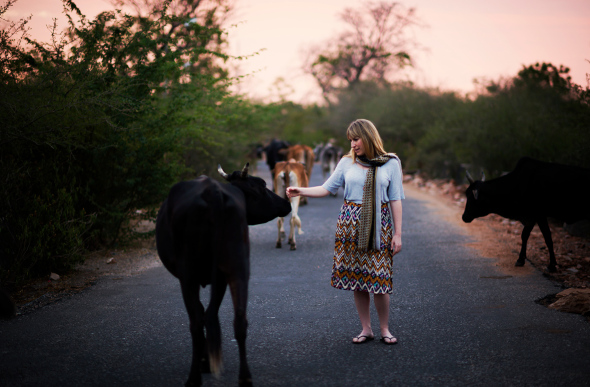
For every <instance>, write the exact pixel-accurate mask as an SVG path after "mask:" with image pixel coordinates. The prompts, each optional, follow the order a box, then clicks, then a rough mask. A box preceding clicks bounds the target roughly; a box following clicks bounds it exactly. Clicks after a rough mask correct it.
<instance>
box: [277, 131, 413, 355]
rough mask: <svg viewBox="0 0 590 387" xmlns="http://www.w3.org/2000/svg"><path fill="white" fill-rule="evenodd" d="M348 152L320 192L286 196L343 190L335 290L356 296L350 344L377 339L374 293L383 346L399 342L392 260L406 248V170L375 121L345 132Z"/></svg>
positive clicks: (290, 191)
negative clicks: (392, 314) (357, 325)
mask: <svg viewBox="0 0 590 387" xmlns="http://www.w3.org/2000/svg"><path fill="white" fill-rule="evenodd" d="M346 136H347V138H348V140H349V141H350V148H351V149H350V152H349V153H348V154H347V155H346V156H344V157H343V158H342V159H341V160H340V162H339V163H338V165H337V166H336V170H335V171H334V173H333V174H332V175H331V176H330V178H329V179H328V180H327V181H326V182H325V183H324V184H323V185H321V186H316V187H307V188H304V187H288V188H287V195H288V196H289V197H293V196H307V197H312V198H318V197H323V196H327V195H328V194H330V193H332V194H335V193H336V192H337V191H338V188H340V187H341V186H344V204H343V205H342V208H341V211H340V215H339V216H338V222H337V225H336V238H335V239H336V243H335V247H334V266H333V268H332V281H331V283H332V286H333V287H335V288H337V289H344V290H352V291H354V302H355V305H356V309H357V312H358V315H359V318H360V322H361V326H362V331H361V333H360V334H359V335H358V336H356V337H354V338H353V339H352V342H353V343H354V344H362V343H366V342H369V341H372V340H373V339H374V338H375V335H374V333H373V330H372V328H371V316H370V311H369V308H370V302H371V293H372V294H373V302H374V303H375V309H376V310H377V314H378V317H379V327H380V331H381V332H380V333H381V342H383V343H385V344H388V345H391V344H396V343H397V339H396V338H395V337H394V336H393V335H392V334H391V332H390V331H389V298H390V294H391V293H392V292H393V289H392V262H393V256H394V255H395V254H397V253H399V252H400V251H401V248H402V202H401V199H404V198H405V196H404V191H403V187H402V169H401V162H400V160H399V158H398V157H397V156H396V155H395V154H393V153H387V152H385V150H384V149H383V141H382V140H381V136H380V135H379V132H378V131H377V129H376V128H375V125H373V123H372V122H371V121H368V120H364V119H358V120H356V121H354V122H353V123H351V124H350V125H349V127H348V129H347V131H346Z"/></svg>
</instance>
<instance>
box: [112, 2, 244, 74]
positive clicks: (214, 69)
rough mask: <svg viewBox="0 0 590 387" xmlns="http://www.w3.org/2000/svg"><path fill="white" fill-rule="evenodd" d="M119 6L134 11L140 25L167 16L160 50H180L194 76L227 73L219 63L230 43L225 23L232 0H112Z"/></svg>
mask: <svg viewBox="0 0 590 387" xmlns="http://www.w3.org/2000/svg"><path fill="white" fill-rule="evenodd" d="M112 3H113V5H115V6H116V7H118V8H124V9H125V8H127V9H128V8H131V9H133V10H134V12H135V22H136V27H137V28H142V26H144V25H145V24H146V23H150V22H154V21H156V20H162V19H164V18H165V19H166V20H167V23H166V24H165V25H164V26H162V27H163V28H162V30H161V31H159V32H158V34H157V35H156V37H155V38H157V39H158V40H160V41H161V44H160V45H159V47H158V54H159V55H164V54H165V53H168V52H170V51H173V52H176V53H181V54H182V58H183V60H184V63H185V67H186V68H187V69H188V70H190V72H191V73H192V74H193V76H198V75H199V74H203V73H208V74H212V75H215V76H217V77H218V78H225V77H227V70H226V69H224V68H223V66H220V65H219V60H216V58H220V59H221V60H222V61H225V60H226V59H227V56H226V55H225V54H224V53H223V51H224V50H223V47H224V45H225V44H226V43H227V42H226V39H225V33H224V31H223V29H222V24H223V23H224V22H225V21H226V19H227V17H228V15H229V14H230V12H231V10H232V2H231V0H168V1H159V0H112Z"/></svg>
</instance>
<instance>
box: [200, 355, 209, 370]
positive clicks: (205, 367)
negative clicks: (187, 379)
mask: <svg viewBox="0 0 590 387" xmlns="http://www.w3.org/2000/svg"><path fill="white" fill-rule="evenodd" d="M201 373H202V374H210V373H211V366H210V365H209V357H208V356H207V357H205V358H203V359H201Z"/></svg>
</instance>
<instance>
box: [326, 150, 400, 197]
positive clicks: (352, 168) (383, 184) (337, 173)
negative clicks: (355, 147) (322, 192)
mask: <svg viewBox="0 0 590 387" xmlns="http://www.w3.org/2000/svg"><path fill="white" fill-rule="evenodd" d="M366 176H367V169H365V168H363V167H361V166H360V165H358V164H355V163H353V161H352V158H351V157H343V158H342V159H341V160H340V162H339V163H338V165H337V166H336V169H335V170H334V173H333V174H332V175H331V176H330V177H329V178H328V180H326V182H325V183H324V184H323V185H322V187H324V188H325V189H327V190H328V191H330V192H331V193H332V194H335V193H336V192H338V188H340V187H342V186H343V185H344V199H345V200H347V201H349V202H353V203H356V204H362V202H363V187H364V185H365V179H366ZM376 183H377V184H376V187H375V189H377V188H378V189H379V190H380V193H377V195H376V196H377V197H378V198H380V199H381V202H382V203H387V202H389V201H391V200H400V199H405V195H404V188H403V186H402V170H401V166H400V163H399V161H398V160H397V159H395V158H392V159H390V160H389V161H388V162H386V163H385V164H383V165H382V166H380V167H378V168H377V179H376Z"/></svg>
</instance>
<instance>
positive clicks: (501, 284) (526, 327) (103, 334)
mask: <svg viewBox="0 0 590 387" xmlns="http://www.w3.org/2000/svg"><path fill="white" fill-rule="evenodd" d="M260 173H261V174H264V173H267V171H266V170H264V168H261V170H260ZM319 183H321V174H320V173H319V169H318V168H317V166H316V169H315V171H314V176H312V185H315V184H319ZM341 204H342V193H340V194H339V196H338V197H336V198H334V197H326V198H322V199H310V201H309V204H308V205H307V206H304V207H302V208H301V209H300V215H301V218H302V222H303V230H304V232H305V234H303V235H301V236H298V249H297V251H290V250H288V247H283V249H280V250H279V249H276V248H275V241H276V236H277V230H276V222H275V221H272V222H269V223H267V224H263V225H259V226H254V227H251V235H250V237H251V246H252V247H251V251H252V254H251V261H252V276H251V282H250V298H249V306H248V318H249V322H250V328H249V331H248V341H247V345H248V356H249V363H250V369H251V371H252V375H253V380H254V384H255V385H257V386H306V387H309V386H356V385H369V386H466V385H469V386H513V385H524V386H589V385H590V324H589V323H588V322H587V321H585V319H584V318H582V317H581V316H579V315H574V314H567V313H562V312H558V311H554V310H550V309H547V308H545V307H543V306H541V305H539V304H537V303H535V300H537V299H539V298H542V297H544V296H546V295H548V294H553V293H557V292H558V291H559V289H558V288H557V287H556V286H555V285H554V284H553V283H551V282H550V281H549V280H547V279H545V278H544V277H543V276H542V275H541V274H540V273H538V275H532V276H523V277H507V276H505V275H504V274H503V273H501V272H499V271H498V270H497V269H496V268H495V266H494V265H493V260H490V259H488V258H482V257H479V256H478V254H477V252H476V251H475V250H472V249H470V248H468V247H466V246H465V243H466V242H469V241H470V239H469V237H468V236H466V235H464V234H462V232H461V230H459V229H458V228H456V227H455V226H453V225H452V224H450V223H448V222H446V221H445V220H443V219H442V218H440V217H439V216H438V215H437V214H436V213H434V212H433V211H432V210H430V209H429V208H428V207H427V206H425V205H424V203H423V202H420V201H418V200H415V199H412V198H408V199H406V200H405V201H404V233H403V251H402V253H400V254H399V255H397V256H396V257H395V276H394V294H393V295H392V298H391V328H392V332H393V333H394V335H395V336H396V337H397V338H398V340H399V344H397V345H394V346H386V345H384V344H382V343H380V342H379V341H377V340H376V341H373V342H370V343H367V344H363V345H353V344H351V338H352V337H353V336H355V335H356V334H358V332H360V323H359V322H358V318H357V315H356V311H355V308H354V304H353V300H352V294H351V293H350V292H347V291H341V290H336V289H333V288H332V287H331V286H330V273H331V266H332V249H333V237H334V235H333V234H334V230H335V224H336V217H337V215H338V212H339V209H340V206H341ZM232 318H233V312H232V308H231V302H230V299H229V294H228V295H227V296H226V300H225V301H224V303H223V305H222V308H221V311H220V319H221V324H222V329H223V336H224V339H223V340H224V341H223V350H224V371H223V373H222V374H221V376H220V378H219V379H215V378H214V377H213V376H210V375H207V376H205V377H204V384H205V385H206V386H227V385H236V384H237V372H238V351H237V345H236V343H235V341H233V331H232ZM373 320H374V321H373V329H374V331H375V332H376V333H378V331H379V329H378V324H377V319H376V312H375V311H374V309H373ZM190 358H191V342H190V335H189V329H188V318H187V315H186V312H185V309H184V306H183V303H182V299H181V295H180V288H179V285H178V283H177V281H176V280H175V279H174V278H173V277H172V276H171V275H169V274H168V273H167V272H166V270H165V269H164V268H163V267H159V268H154V269H149V270H147V271H146V272H144V273H142V274H140V275H135V276H131V277H106V278H103V279H102V280H100V281H99V282H98V283H97V284H96V285H95V286H93V287H91V288H89V289H88V290H86V291H84V292H82V293H80V294H78V295H75V296H72V297H70V298H67V299H64V300H62V301H60V302H57V303H55V304H52V305H48V306H46V307H44V308H42V309H40V310H38V311H36V312H33V313H30V314H26V315H24V316H21V317H19V318H16V319H14V320H10V321H2V322H0V386H182V385H183V383H184V381H185V380H186V378H187V376H188V371H189V366H190Z"/></svg>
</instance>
